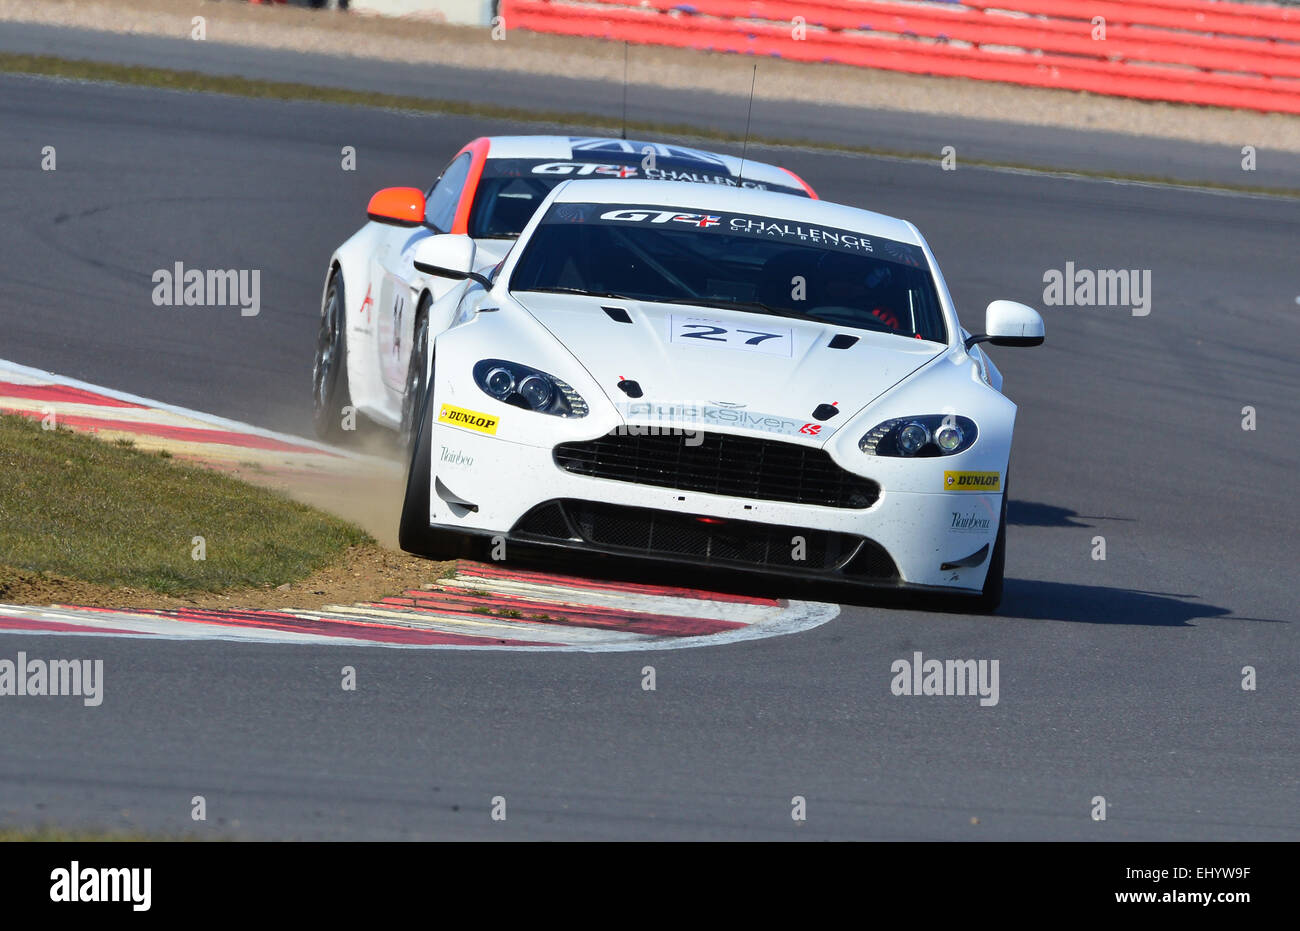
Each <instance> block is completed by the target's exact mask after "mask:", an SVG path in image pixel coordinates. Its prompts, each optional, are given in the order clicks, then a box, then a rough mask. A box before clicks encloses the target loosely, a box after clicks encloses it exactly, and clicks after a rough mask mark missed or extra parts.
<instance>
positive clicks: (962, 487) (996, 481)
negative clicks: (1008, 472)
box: [943, 472, 1002, 491]
mask: <svg viewBox="0 0 1300 931" xmlns="http://www.w3.org/2000/svg"><path fill="white" fill-rule="evenodd" d="M943 490H944V491H1001V490H1002V473H1001V472H944V473H943Z"/></svg>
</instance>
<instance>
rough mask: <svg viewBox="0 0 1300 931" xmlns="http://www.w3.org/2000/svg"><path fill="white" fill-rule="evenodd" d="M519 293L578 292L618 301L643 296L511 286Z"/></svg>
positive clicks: (586, 295) (572, 289) (584, 289)
mask: <svg viewBox="0 0 1300 931" xmlns="http://www.w3.org/2000/svg"><path fill="white" fill-rule="evenodd" d="M511 291H515V292H519V293H527V292H530V291H531V292H533V293H534V294H580V295H582V296H583V297H611V298H614V299H615V300H618V301H640V300H644V298H640V297H632V296H631V295H630V294H617V293H615V292H614V291H588V290H587V289H586V288H511Z"/></svg>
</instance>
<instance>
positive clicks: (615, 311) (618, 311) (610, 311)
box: [600, 306, 632, 323]
mask: <svg viewBox="0 0 1300 931" xmlns="http://www.w3.org/2000/svg"><path fill="white" fill-rule="evenodd" d="M600 309H601V310H603V311H604V312H605V313H606V314H607V315H608V316H609V319H611V320H613V321H614V322H615V323H631V322H632V318H631V317H630V316H628V313H627V311H626V310H624V309H623V308H622V307H603V306H602V307H601V308H600Z"/></svg>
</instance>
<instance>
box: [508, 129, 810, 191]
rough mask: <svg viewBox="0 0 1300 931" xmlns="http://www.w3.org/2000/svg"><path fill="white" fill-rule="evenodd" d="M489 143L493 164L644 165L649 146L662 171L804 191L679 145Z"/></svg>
mask: <svg viewBox="0 0 1300 931" xmlns="http://www.w3.org/2000/svg"><path fill="white" fill-rule="evenodd" d="M488 143H489V145H488V153H487V157H488V159H489V160H491V159H498V158H520V159H541V158H547V159H563V160H566V161H574V162H602V161H614V162H618V163H627V164H632V163H635V162H639V161H641V160H642V159H643V158H644V157H645V149H646V147H647V146H649V147H650V148H651V150H653V152H654V155H655V161H656V163H657V164H658V165H659V166H660V167H665V168H676V169H680V170H693V171H699V172H708V173H713V174H721V175H727V176H730V177H733V178H744V179H746V180H749V181H758V182H761V183H763V184H772V185H776V186H778V187H784V188H792V189H795V190H799V189H802V187H803V185H802V184H801V183H800V181H799V179H798V178H797V177H795V176H793V175H792V174H791V173H790V172H788V171H786V170H785V169H784V168H781V167H779V166H777V165H772V164H769V163H768V162H760V161H755V160H754V159H752V158H746V159H743V160H742V159H740V158H737V157H736V156H734V155H723V154H721V153H718V152H708V151H706V150H704V149H693V148H691V147H689V146H684V145H676V144H675V143H664V142H645V141H640V140H635V139H616V138H614V137H612V136H490V137H489V138H488Z"/></svg>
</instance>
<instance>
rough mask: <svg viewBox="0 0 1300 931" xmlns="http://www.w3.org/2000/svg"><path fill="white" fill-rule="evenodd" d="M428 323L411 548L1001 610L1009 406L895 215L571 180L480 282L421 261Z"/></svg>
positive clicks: (454, 244)
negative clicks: (601, 562) (681, 572)
mask: <svg viewBox="0 0 1300 931" xmlns="http://www.w3.org/2000/svg"><path fill="white" fill-rule="evenodd" d="M413 263H414V266H415V268H416V269H417V270H420V271H421V272H423V273H425V274H428V275H431V276H435V277H439V278H442V279H443V280H445V281H447V282H449V283H451V284H452V287H451V288H450V290H448V291H447V293H446V294H445V295H444V296H443V297H442V298H441V299H440V300H439V301H436V302H435V303H434V305H433V307H432V312H433V313H434V314H436V315H438V316H439V317H441V318H445V319H446V320H447V321H448V323H447V326H446V328H445V329H444V330H443V331H442V332H441V333H440V335H438V337H437V339H436V340H435V341H434V342H433V343H432V344H431V346H430V351H429V353H428V358H427V367H426V369H425V371H424V372H423V373H422V374H423V381H424V383H425V384H426V385H427V388H426V389H425V390H424V391H423V392H422V396H421V397H422V403H421V404H420V406H419V408H418V418H417V420H416V422H415V442H414V445H413V452H412V459H411V466H410V471H409V476H408V479H407V487H406V496H405V502H404V507H403V512H402V520H401V528H400V539H401V544H402V547H403V548H404V549H406V550H408V551H411V552H415V553H422V554H425V555H428V556H431V557H439V558H447V557H453V556H473V555H480V554H482V553H483V552H484V548H486V547H488V546H490V545H495V546H496V547H498V548H499V547H501V546H507V547H508V546H511V545H516V544H518V545H524V544H526V545H528V546H530V547H534V548H538V547H540V548H559V549H565V550H574V551H587V552H593V553H601V554H608V555H615V556H625V557H635V558H639V559H645V560H654V561H659V562H662V563H674V564H681V565H690V566H695V567H699V566H716V567H719V568H728V569H737V570H742V571H743V570H748V571H757V572H761V573H763V574H765V575H787V576H794V577H800V578H807V579H827V580H836V581H843V582H850V583H859V584H862V585H868V586H882V587H890V588H908V589H918V590H925V591H930V592H940V593H946V594H948V595H952V596H954V597H956V598H958V599H959V600H960V601H961V603H963V604H965V605H968V606H969V607H972V608H975V609H981V610H992V609H994V608H995V607H996V606H997V605H998V603H999V601H1000V598H1001V592H1002V577H1003V565H1004V559H1005V552H1006V487H1007V466H1008V461H1009V458H1010V452H1011V443H1012V434H1013V430H1014V424H1015V415H1016V406H1015V404H1013V403H1012V402H1011V401H1010V400H1009V399H1007V398H1006V397H1004V396H1003V395H1002V393H1001V390H1000V389H1001V383H1002V378H1001V375H1000V374H999V373H998V370H997V369H996V368H995V367H994V365H993V363H992V362H991V361H990V360H989V359H988V357H987V356H986V355H985V354H984V352H983V351H982V349H981V347H980V343H983V342H992V343H994V344H999V345H1036V344H1038V343H1041V342H1042V341H1043V337H1044V329H1043V322H1042V319H1041V317H1040V316H1039V315H1038V313H1037V312H1036V311H1034V310H1033V309H1031V308H1029V307H1026V306H1024V305H1022V304H1016V303H1013V302H1010V301H994V302H993V303H992V304H990V305H989V306H988V309H987V313H986V323H985V329H984V332H983V333H981V334H979V335H975V336H969V335H968V334H966V333H965V332H964V331H963V330H962V329H961V325H960V323H959V321H958V317H957V312H956V309H955V308H954V306H953V302H952V298H951V297H950V295H949V293H948V288H947V286H946V284H945V283H944V279H943V276H942V274H941V273H940V271H939V268H938V266H937V264H936V262H935V259H934V256H933V254H932V253H931V251H930V248H929V246H928V245H927V244H926V242H925V240H924V239H923V238H922V236H921V235H920V233H919V232H918V231H917V229H916V227H915V226H913V225H912V224H910V223H908V222H905V221H903V220H897V219H893V218H890V217H886V216H882V215H879V214H875V213H870V212H867V211H864V210H858V209H854V208H851V207H845V206H839V205H834V204H828V203H825V202H821V201H814V200H809V199H807V198H799V197H794V196H790V195H788V194H780V193H772V192H764V191H752V190H739V189H734V188H722V187H716V186H705V185H680V184H669V183H661V182H649V181H590V182H570V183H565V184H561V185H559V186H558V187H556V188H555V189H554V190H553V191H552V192H551V194H550V195H549V196H548V197H547V199H546V200H545V201H544V202H543V203H542V204H541V206H540V208H539V209H538V211H537V213H536V214H535V215H534V216H533V218H532V219H531V220H530V221H529V223H528V224H527V226H526V227H525V228H524V230H523V233H522V235H521V237H520V240H519V242H518V244H517V245H516V247H515V248H514V249H513V250H512V251H511V252H510V254H509V255H508V256H507V257H506V259H505V260H504V262H502V263H500V264H499V265H497V266H494V268H493V269H492V271H491V272H490V273H489V274H487V275H484V274H482V273H480V272H479V271H477V269H478V268H479V266H480V263H479V261H478V256H477V247H476V245H475V243H474V241H473V240H472V239H471V238H470V237H468V236H465V235H456V234H447V235H436V236H432V237H429V238H427V239H425V240H424V241H423V242H422V243H421V244H420V245H419V246H418V247H417V249H416V252H415V255H414V257H413Z"/></svg>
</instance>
